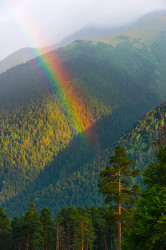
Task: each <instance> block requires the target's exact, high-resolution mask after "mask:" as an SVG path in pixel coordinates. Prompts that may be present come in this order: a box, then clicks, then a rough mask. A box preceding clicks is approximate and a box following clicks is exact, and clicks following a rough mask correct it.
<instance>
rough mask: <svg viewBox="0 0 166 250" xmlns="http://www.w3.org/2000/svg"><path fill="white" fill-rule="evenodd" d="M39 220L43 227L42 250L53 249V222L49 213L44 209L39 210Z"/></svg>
mask: <svg viewBox="0 0 166 250" xmlns="http://www.w3.org/2000/svg"><path fill="white" fill-rule="evenodd" d="M40 220H41V222H42V225H43V229H44V231H43V234H44V236H43V238H44V249H45V250H50V249H54V235H53V233H54V222H53V219H52V218H51V211H50V210H49V209H48V208H46V207H44V208H43V209H42V210H41V216H40Z"/></svg>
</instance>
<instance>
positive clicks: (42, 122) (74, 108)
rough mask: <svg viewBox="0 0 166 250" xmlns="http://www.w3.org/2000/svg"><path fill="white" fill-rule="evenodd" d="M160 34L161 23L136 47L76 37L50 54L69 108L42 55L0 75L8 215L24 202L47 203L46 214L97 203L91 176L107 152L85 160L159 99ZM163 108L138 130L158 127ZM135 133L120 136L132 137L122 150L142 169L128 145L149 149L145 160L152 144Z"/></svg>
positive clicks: (2, 184) (165, 54)
mask: <svg viewBox="0 0 166 250" xmlns="http://www.w3.org/2000/svg"><path fill="white" fill-rule="evenodd" d="M162 27H163V26H162ZM165 34H166V30H164V29H163V28H162V30H161V33H160V35H158V36H157V37H156V39H153V41H151V43H142V41H141V42H140V44H139V41H137V46H136V44H135V42H133V41H130V39H125V41H122V42H121V43H117V44H116V45H115V44H114V43H111V42H108V41H107V42H105V41H104V42H101V41H99V42H93V41H76V42H75V43H73V44H71V45H70V46H68V47H66V48H63V49H59V50H58V51H52V52H50V53H49V54H48V56H47V57H48V58H49V60H50V62H49V63H50V65H53V66H52V70H55V72H56V71H57V68H56V67H57V61H58V63H59V64H60V65H63V69H65V70H63V71H62V72H61V74H67V75H68V76H69V77H68V78H64V79H65V81H63V88H67V89H68V95H67V96H68V97H69V98H70V100H72V101H71V105H70V107H69V105H68V100H67V99H64V98H62V94H61V93H60V90H58V89H57V87H55V85H57V83H56V84H55V85H51V84H50V82H51V81H52V78H51V76H50V75H49V72H48V70H47V65H46V64H43V62H42V57H38V58H36V59H35V60H31V61H29V62H28V63H26V64H22V65H20V66H17V67H15V68H13V69H11V70H8V71H7V72H6V73H3V74H1V75H0V142H1V143H0V147H1V150H0V165H1V168H0V176H1V178H0V191H1V192H0V198H1V199H0V200H1V204H0V205H1V206H3V207H4V208H5V209H6V211H7V212H8V213H9V215H10V216H13V215H19V214H20V215H21V214H23V213H24V212H25V209H26V207H27V204H28V203H29V201H35V202H36V205H37V208H41V207H43V206H45V205H46V206H48V207H49V208H50V209H52V208H54V213H56V211H58V210H59V209H60V208H61V207H66V206H70V205H75V206H77V205H81V206H84V205H90V206H91V205H100V204H102V202H103V199H101V198H100V196H99V195H98V194H97V193H96V189H97V182H98V173H99V171H100V170H101V168H102V167H104V165H105V163H106V162H107V160H108V158H109V157H110V151H109V150H108V152H105V153H104V155H105V154H106V155H107V157H106V156H104V158H103V157H100V156H99V158H98V160H97V161H95V163H94V164H92V165H91V164H88V165H86V164H87V163H88V162H89V161H90V160H92V159H94V158H95V157H96V156H97V155H98V154H99V152H101V151H103V150H104V149H106V148H108V147H111V146H112V145H113V143H114V142H115V141H116V140H117V139H118V138H119V137H120V136H121V135H122V134H123V133H124V132H125V131H126V130H127V129H129V128H130V127H131V126H132V125H133V123H135V122H136V121H137V120H138V119H140V118H141V117H143V115H144V114H145V113H146V112H148V111H149V110H150V109H152V108H154V107H155V106H157V105H159V104H160V103H162V102H163V101H165V98H166V84H165V79H166V77H165V67H166V50H165V44H166V43H165V40H166V39H165ZM138 45H140V46H138ZM66 72H67V73H66ZM54 80H55V79H54ZM57 81H58V80H57ZM69 108H70V109H69ZM164 108H165V105H163V106H161V109H162V110H164ZM163 112H164V111H162V113H161V114H160V113H159V112H157V111H156V114H158V116H159V118H157V116H155V114H154V115H153V121H151V122H150V123H149V122H148V121H146V122H145V125H144V126H145V127H146V129H145V127H144V128H141V127H140V126H139V130H140V131H143V132H142V133H143V135H146V134H145V132H144V130H145V131H146V133H147V132H148V131H149V130H152V131H154V134H155V133H156V131H158V128H159V126H160V122H161V119H160V118H161V117H162V118H163V115H164V113H163ZM75 113H76V114H77V115H75ZM152 114H153V112H152ZM78 118H79V119H78ZM149 119H150V118H149ZM157 119H158V120H157ZM78 121H79V122H78ZM156 121H158V122H156ZM147 122H148V125H147V124H146V123H147ZM153 122H155V125H153V126H156V127H155V129H154V127H152V128H151V123H152V124H153ZM157 124H158V125H157ZM147 126H149V129H148V130H147ZM139 130H138V131H137V129H135V132H131V131H130V133H129V134H128V137H129V136H131V137H130V142H131V141H132V140H134V141H133V145H132V143H130V148H129V146H128V147H127V150H128V152H129V153H132V152H134V153H135V154H136V155H135V156H134V155H132V154H131V155H132V157H135V160H136V166H138V165H140V162H141V157H142V168H143V167H144V166H145V165H144V164H145V162H146V160H145V158H144V157H143V156H144V154H142V153H138V151H137V150H136V149H137V147H139V143H141V144H140V146H141V149H142V150H143V152H144V151H146V147H147V148H149V147H150V149H148V150H149V151H148V152H149V157H150V154H151V152H152V150H151V147H152V146H149V142H147V146H146V145H144V144H145V142H144V141H143V142H141V140H144V139H141V138H144V136H143V137H142V134H141V132H139ZM138 132H139V133H138ZM132 133H134V135H133V137H132ZM139 134H140V135H139ZM126 136H127V135H126ZM149 136H150V134H149ZM149 136H148V138H150V137H149ZM126 140H127V141H129V139H126ZM148 140H150V139H148ZM123 141H125V137H123V140H121V141H120V143H121V144H122V143H123V145H125V142H123ZM150 145H151V143H150ZM138 156H139V157H138ZM136 157H137V158H136ZM147 161H148V159H147ZM102 162H103V163H102ZM133 181H134V180H133Z"/></svg>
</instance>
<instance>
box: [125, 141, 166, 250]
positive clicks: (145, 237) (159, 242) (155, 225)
mask: <svg viewBox="0 0 166 250" xmlns="http://www.w3.org/2000/svg"><path fill="white" fill-rule="evenodd" d="M143 181H144V183H145V185H146V190H144V191H143V192H142V194H141V197H140V201H139V203H138V205H137V206H136V209H135V211H134V215H133V222H132V225H131V226H130V228H129V230H128V231H127V232H126V240H125V248H124V249H138V250H139V249H140V250H144V249H145V250H146V249H153V250H155V249H160V250H163V249H166V146H164V147H160V148H159V151H158V153H157V161H156V162H151V163H150V164H149V165H148V167H147V168H146V170H145V172H144V178H143Z"/></svg>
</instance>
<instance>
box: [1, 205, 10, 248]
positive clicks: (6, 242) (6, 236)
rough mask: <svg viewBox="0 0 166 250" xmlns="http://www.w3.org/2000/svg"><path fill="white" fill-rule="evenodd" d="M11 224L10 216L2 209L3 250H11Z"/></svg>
mask: <svg viewBox="0 0 166 250" xmlns="http://www.w3.org/2000/svg"><path fill="white" fill-rule="evenodd" d="M10 242H11V224H10V220H9V218H8V215H7V214H6V213H5V212H4V210H3V208H0V247H1V249H2V250H6V249H9V248H10Z"/></svg>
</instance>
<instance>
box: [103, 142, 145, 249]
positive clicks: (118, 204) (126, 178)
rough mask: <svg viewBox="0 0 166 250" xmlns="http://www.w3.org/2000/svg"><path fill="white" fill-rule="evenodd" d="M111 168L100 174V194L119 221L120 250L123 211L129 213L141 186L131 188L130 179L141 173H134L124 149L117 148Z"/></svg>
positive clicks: (131, 162) (112, 158) (111, 161)
mask: <svg viewBox="0 0 166 250" xmlns="http://www.w3.org/2000/svg"><path fill="white" fill-rule="evenodd" d="M110 164H111V166H110V167H106V168H105V169H104V170H103V171H102V172H101V173H100V179H101V181H100V183H99V192H101V193H102V194H103V195H104V196H105V203H106V204H110V208H111V210H112V214H113V217H114V218H116V219H117V221H118V250H120V249H121V227H122V210H123V211H124V212H127V213H129V212H130V210H131V208H132V206H133V204H134V203H135V201H136V199H137V195H138V192H139V186H138V185H134V186H133V187H131V185H130V178H131V177H135V176H136V175H137V174H139V173H140V171H139V170H136V171H132V168H133V161H132V160H130V159H129V158H128V156H127V154H126V153H125V149H124V147H121V146H117V147H116V149H115V155H113V156H111V159H110Z"/></svg>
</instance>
